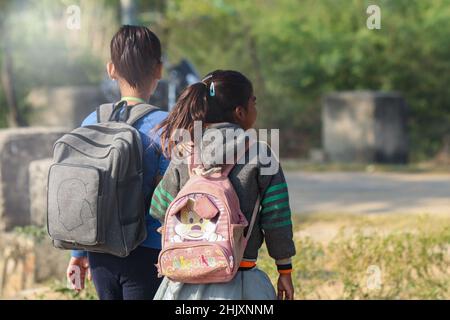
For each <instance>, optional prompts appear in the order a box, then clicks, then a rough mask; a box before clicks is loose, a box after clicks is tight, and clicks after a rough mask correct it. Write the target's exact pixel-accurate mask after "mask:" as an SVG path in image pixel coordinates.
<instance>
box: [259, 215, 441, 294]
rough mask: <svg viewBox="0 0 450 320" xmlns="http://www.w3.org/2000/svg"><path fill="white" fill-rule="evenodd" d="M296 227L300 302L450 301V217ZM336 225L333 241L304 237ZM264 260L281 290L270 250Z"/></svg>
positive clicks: (305, 220) (327, 220)
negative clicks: (324, 300) (336, 300)
mask: <svg viewBox="0 0 450 320" xmlns="http://www.w3.org/2000/svg"><path fill="white" fill-rule="evenodd" d="M294 222H295V230H296V237H295V242H296V249H297V255H296V256H295V257H294V260H293V265H294V270H295V271H294V273H293V280H294V287H295V290H296V298H297V299H450V286H449V285H450V268H449V265H450V264H449V263H450V221H449V219H448V217H445V216H442V217H436V216H411V215H381V216H369V217H361V216H356V215H353V216H352V215H347V216H344V217H342V216H341V215H334V218H333V215H321V214H317V215H314V216H313V215H311V216H307V217H299V218H296V219H295V221H294ZM333 223H334V224H335V227H336V229H337V232H336V235H335V236H334V237H333V238H332V239H331V240H325V241H322V239H314V237H311V236H305V235H304V232H303V233H302V230H303V231H305V230H307V229H308V228H312V227H314V226H315V227H320V226H321V225H323V226H325V225H327V227H328V228H329V226H330V224H333ZM258 260H259V267H260V268H261V269H263V270H264V271H266V272H267V273H268V274H269V277H270V278H271V280H272V282H273V284H274V285H275V284H276V280H277V272H276V269H275V267H274V265H273V264H274V263H273V260H272V259H271V258H270V257H269V256H268V254H267V251H266V250H265V248H264V249H262V251H261V253H260V258H259V259H258Z"/></svg>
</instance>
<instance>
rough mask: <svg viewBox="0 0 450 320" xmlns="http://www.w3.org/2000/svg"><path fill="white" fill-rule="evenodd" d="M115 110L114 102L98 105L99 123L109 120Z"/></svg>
mask: <svg viewBox="0 0 450 320" xmlns="http://www.w3.org/2000/svg"><path fill="white" fill-rule="evenodd" d="M113 111H114V104H113V103H105V104H102V105H100V106H98V107H97V123H101V122H107V121H109V119H110V117H111V115H112V113H113Z"/></svg>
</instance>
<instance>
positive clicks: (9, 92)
mask: <svg viewBox="0 0 450 320" xmlns="http://www.w3.org/2000/svg"><path fill="white" fill-rule="evenodd" d="M11 6H12V3H11V1H7V0H2V1H0V35H1V43H0V47H1V58H2V59H1V66H0V68H1V69H0V78H1V84H2V89H3V92H4V95H5V100H6V104H7V106H8V115H7V122H8V125H9V126H10V127H18V126H24V125H25V124H26V123H25V120H24V118H23V117H22V115H21V113H20V112H19V106H18V103H17V97H16V90H15V86H14V85H15V83H14V71H13V58H12V54H11V41H10V38H9V32H7V31H6V30H5V29H6V27H7V26H6V25H7V21H8V17H7V14H8V13H9V11H10V8H11Z"/></svg>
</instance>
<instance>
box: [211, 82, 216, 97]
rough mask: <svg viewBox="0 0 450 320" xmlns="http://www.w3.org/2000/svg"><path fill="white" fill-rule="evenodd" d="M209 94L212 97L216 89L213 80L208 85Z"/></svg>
mask: <svg viewBox="0 0 450 320" xmlns="http://www.w3.org/2000/svg"><path fill="white" fill-rule="evenodd" d="M209 95H210V96H211V97H214V96H215V95H216V89H215V88H214V81H212V82H211V84H210V86H209Z"/></svg>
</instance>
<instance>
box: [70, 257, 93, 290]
mask: <svg viewBox="0 0 450 320" xmlns="http://www.w3.org/2000/svg"><path fill="white" fill-rule="evenodd" d="M86 277H87V278H88V280H89V281H90V280H91V272H90V270H89V262H88V258H87V257H81V258H75V257H72V258H71V259H70V261H69V266H68V267H67V281H68V282H69V283H70V285H71V287H72V289H74V290H75V291H77V292H80V291H81V290H83V289H84V281H85V278H86Z"/></svg>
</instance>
